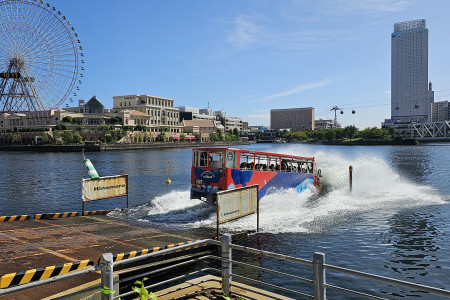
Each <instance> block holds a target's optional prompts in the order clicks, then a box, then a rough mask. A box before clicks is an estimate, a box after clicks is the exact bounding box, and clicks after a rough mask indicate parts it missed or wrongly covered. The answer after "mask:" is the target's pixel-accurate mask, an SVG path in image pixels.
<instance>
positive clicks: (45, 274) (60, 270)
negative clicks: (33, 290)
mask: <svg viewBox="0 0 450 300" xmlns="http://www.w3.org/2000/svg"><path fill="white" fill-rule="evenodd" d="M92 265H94V263H93V262H92V260H89V259H87V260H82V261H78V262H71V263H66V264H64V265H58V266H49V267H45V268H39V269H33V270H28V271H25V272H18V273H10V274H6V275H3V276H2V277H0V288H1V289H4V288H8V287H10V286H14V285H18V284H25V283H29V282H32V281H38V280H43V279H48V278H50V277H54V276H58V275H63V274H66V273H69V272H73V271H78V270H81V269H83V268H85V267H87V266H92Z"/></svg>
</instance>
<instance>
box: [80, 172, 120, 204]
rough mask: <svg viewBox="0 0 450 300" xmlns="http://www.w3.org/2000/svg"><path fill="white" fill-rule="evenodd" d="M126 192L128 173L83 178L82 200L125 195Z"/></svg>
mask: <svg viewBox="0 0 450 300" xmlns="http://www.w3.org/2000/svg"><path fill="white" fill-rule="evenodd" d="M127 194H128V175H119V176H108V177H100V178H99V179H95V180H91V179H83V201H84V202H88V201H94V200H99V199H106V198H113V197H119V196H126V195H127Z"/></svg>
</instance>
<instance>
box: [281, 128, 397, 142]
mask: <svg viewBox="0 0 450 300" xmlns="http://www.w3.org/2000/svg"><path fill="white" fill-rule="evenodd" d="M277 137H278V138H281V139H283V140H286V141H289V142H291V141H307V142H315V141H329V142H331V141H342V142H351V141H371V142H372V141H379V142H390V141H398V140H402V136H401V135H400V134H399V133H398V132H397V130H396V129H395V128H394V127H388V128H378V127H368V128H366V129H364V130H359V129H358V128H356V127H355V126H353V125H350V126H346V127H344V128H335V129H318V130H314V131H297V132H289V131H287V130H282V131H280V132H279V133H278V136H277Z"/></svg>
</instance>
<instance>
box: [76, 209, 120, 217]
mask: <svg viewBox="0 0 450 300" xmlns="http://www.w3.org/2000/svg"><path fill="white" fill-rule="evenodd" d="M114 210H115V209H108V210H91V211H85V212H84V213H83V216H89V215H106V214H107V213H110V212H112V211H114Z"/></svg>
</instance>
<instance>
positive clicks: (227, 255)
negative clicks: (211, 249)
mask: <svg viewBox="0 0 450 300" xmlns="http://www.w3.org/2000/svg"><path fill="white" fill-rule="evenodd" d="M220 241H221V242H222V290H223V295H224V296H225V297H230V291H231V266H232V263H231V247H230V244H231V235H229V234H224V235H222V237H221V238H220Z"/></svg>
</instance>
